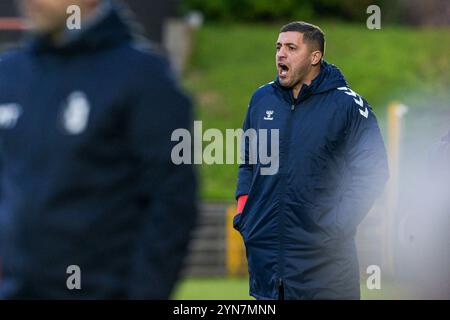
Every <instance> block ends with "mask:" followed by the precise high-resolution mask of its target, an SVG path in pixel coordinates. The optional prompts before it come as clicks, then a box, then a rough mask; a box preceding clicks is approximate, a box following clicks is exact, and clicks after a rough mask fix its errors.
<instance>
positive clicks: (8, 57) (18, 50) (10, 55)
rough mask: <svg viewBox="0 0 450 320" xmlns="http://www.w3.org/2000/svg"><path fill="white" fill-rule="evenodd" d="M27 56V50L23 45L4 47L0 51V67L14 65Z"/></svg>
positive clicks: (21, 61)
mask: <svg viewBox="0 0 450 320" xmlns="http://www.w3.org/2000/svg"><path fill="white" fill-rule="evenodd" d="M27 57H28V50H26V47H25V46H23V45H15V46H11V47H8V48H6V49H5V50H3V51H1V52H0V68H2V69H4V68H6V67H11V66H14V65H16V64H18V63H23V61H24V59H26V58H27Z"/></svg>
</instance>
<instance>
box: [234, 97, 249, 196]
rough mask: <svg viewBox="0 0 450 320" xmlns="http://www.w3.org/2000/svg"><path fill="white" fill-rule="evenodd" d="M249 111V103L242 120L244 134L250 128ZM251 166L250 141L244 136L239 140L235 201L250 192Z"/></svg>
mask: <svg viewBox="0 0 450 320" xmlns="http://www.w3.org/2000/svg"><path fill="white" fill-rule="evenodd" d="M250 110H251V102H250V105H249V107H248V109H247V114H246V116H245V119H244V124H243V125H242V129H243V131H244V134H245V132H246V131H247V130H248V129H249V128H251V125H250ZM253 166H254V164H252V163H250V141H249V138H247V137H246V136H245V135H244V136H243V137H242V140H241V149H240V164H239V170H238V182H237V188H236V194H235V196H236V199H237V198H238V197H239V196H241V195H243V194H248V193H249V192H250V186H251V184H252V180H253Z"/></svg>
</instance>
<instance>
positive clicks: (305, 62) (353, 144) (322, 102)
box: [234, 22, 388, 299]
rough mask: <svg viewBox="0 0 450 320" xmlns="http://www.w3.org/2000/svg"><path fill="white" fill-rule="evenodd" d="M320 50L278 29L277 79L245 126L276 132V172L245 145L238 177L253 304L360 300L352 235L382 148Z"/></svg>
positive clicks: (380, 176) (382, 164) (292, 28)
mask: <svg viewBox="0 0 450 320" xmlns="http://www.w3.org/2000/svg"><path fill="white" fill-rule="evenodd" d="M324 51H325V38H324V34H323V32H322V31H321V30H320V28H318V27H316V26H314V25H311V24H309V23H305V22H292V23H289V24H287V25H285V26H284V27H282V29H281V31H280V33H279V36H278V40H277V41H276V66H277V71H278V74H277V77H276V80H275V81H272V82H270V83H268V84H266V85H263V86H262V87H260V88H259V89H257V90H256V92H255V93H254V94H253V96H252V98H251V100H250V104H249V107H248V111H247V116H246V118H245V121H244V131H246V130H247V129H256V130H259V129H267V130H269V129H278V130H279V170H278V172H277V173H276V174H272V175H262V174H261V168H263V167H264V165H263V164H261V163H260V161H259V162H257V163H256V164H251V163H250V161H249V159H251V154H249V149H250V146H249V139H244V140H243V142H244V143H243V146H245V153H244V154H243V156H244V158H245V163H244V164H242V165H240V167H239V174H238V184H237V191H236V197H237V199H238V211H237V215H236V216H235V218H234V226H235V228H236V229H237V230H239V231H240V232H241V234H242V236H243V239H244V242H245V245H246V249H247V258H248V268H249V273H250V294H251V295H252V296H254V297H255V298H257V299H359V298H360V283H359V265H358V259H357V252H356V246H355V241H354V236H355V233H356V229H357V226H358V225H359V224H360V222H361V221H362V220H363V218H364V217H365V215H366V214H367V213H368V211H369V209H370V208H371V206H372V204H373V203H374V200H375V199H376V198H377V196H379V195H380V193H381V192H382V190H383V187H384V185H385V183H386V181H387V179H388V166H387V157H386V150H385V146H384V142H383V139H382V136H381V132H380V129H379V127H378V123H377V120H376V117H375V114H374V113H373V112H372V110H371V107H370V106H369V105H368V103H367V102H366V101H365V100H364V99H363V98H362V97H361V96H360V95H358V94H357V93H356V92H354V91H353V90H351V89H350V88H349V87H348V84H347V82H346V80H345V78H344V76H343V75H342V73H341V72H340V70H339V69H338V68H337V67H335V66H334V65H332V64H329V63H327V62H326V61H325V60H323V55H324ZM268 140H269V141H270V139H268ZM258 141H259V140H258ZM267 149H268V150H272V152H273V149H272V145H269V146H268V147H267Z"/></svg>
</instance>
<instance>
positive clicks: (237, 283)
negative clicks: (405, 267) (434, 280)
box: [173, 278, 411, 300]
mask: <svg viewBox="0 0 450 320" xmlns="http://www.w3.org/2000/svg"><path fill="white" fill-rule="evenodd" d="M173 298H174V299H176V300H254V298H253V297H250V296H249V295H248V279H232V278H230V279H226V278H200V279H187V280H184V281H182V282H181V284H180V285H179V286H178V288H177V290H176V292H175V294H174V296H173ZM408 298H411V294H408V293H406V292H405V290H404V289H402V288H400V287H399V286H397V285H395V284H393V283H386V284H382V285H381V289H380V290H368V289H367V287H366V286H365V283H363V281H361V299H363V300H374V299H375V300H392V299H408Z"/></svg>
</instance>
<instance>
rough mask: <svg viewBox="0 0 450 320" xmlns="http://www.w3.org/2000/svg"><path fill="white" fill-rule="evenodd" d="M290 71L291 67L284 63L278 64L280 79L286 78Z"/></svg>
mask: <svg viewBox="0 0 450 320" xmlns="http://www.w3.org/2000/svg"><path fill="white" fill-rule="evenodd" d="M288 71H289V67H288V66H287V65H285V64H284V63H281V62H280V63H278V75H279V76H280V77H286V76H287V74H288Z"/></svg>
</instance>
